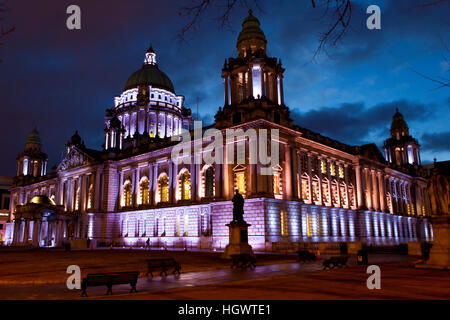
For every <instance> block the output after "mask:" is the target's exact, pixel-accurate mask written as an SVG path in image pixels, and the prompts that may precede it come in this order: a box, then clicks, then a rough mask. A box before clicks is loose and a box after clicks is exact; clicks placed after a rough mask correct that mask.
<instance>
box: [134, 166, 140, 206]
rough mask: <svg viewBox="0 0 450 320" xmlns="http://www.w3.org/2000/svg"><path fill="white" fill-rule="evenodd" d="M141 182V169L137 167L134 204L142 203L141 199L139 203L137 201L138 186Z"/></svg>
mask: <svg viewBox="0 0 450 320" xmlns="http://www.w3.org/2000/svg"><path fill="white" fill-rule="evenodd" d="M140 182H141V169H140V168H139V167H138V168H136V182H135V187H134V188H135V196H134V197H135V199H134V201H135V204H140V203H141V202H142V199H141V200H140V201H138V199H139V194H140V185H139V183H140Z"/></svg>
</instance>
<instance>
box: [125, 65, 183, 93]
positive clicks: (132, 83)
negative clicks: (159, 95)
mask: <svg viewBox="0 0 450 320" xmlns="http://www.w3.org/2000/svg"><path fill="white" fill-rule="evenodd" d="M141 84H145V85H149V86H152V87H154V88H160V89H164V90H167V91H170V92H172V93H175V89H174V88H173V83H172V81H171V80H170V79H169V77H168V76H167V75H166V74H165V73H164V72H162V71H161V70H159V69H158V66H156V65H144V66H143V67H142V69H139V70H137V71H136V72H135V73H133V74H132V75H131V77H129V78H128V80H127V83H126V84H125V90H129V89H133V88H137V87H139V85H141Z"/></svg>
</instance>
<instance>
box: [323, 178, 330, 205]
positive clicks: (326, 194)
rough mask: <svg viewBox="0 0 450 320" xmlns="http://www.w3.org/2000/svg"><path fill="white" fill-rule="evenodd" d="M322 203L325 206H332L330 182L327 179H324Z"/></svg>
mask: <svg viewBox="0 0 450 320" xmlns="http://www.w3.org/2000/svg"><path fill="white" fill-rule="evenodd" d="M322 196H323V199H322V202H323V203H325V204H328V205H330V204H331V201H330V200H331V199H330V184H329V182H328V179H327V178H324V179H323V180H322Z"/></svg>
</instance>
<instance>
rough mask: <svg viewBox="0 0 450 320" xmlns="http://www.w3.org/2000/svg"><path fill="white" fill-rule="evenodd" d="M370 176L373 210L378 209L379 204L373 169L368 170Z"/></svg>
mask: <svg viewBox="0 0 450 320" xmlns="http://www.w3.org/2000/svg"><path fill="white" fill-rule="evenodd" d="M370 173H371V176H372V198H373V208H374V209H375V211H380V205H379V193H378V187H377V178H376V173H375V170H371V171H370Z"/></svg>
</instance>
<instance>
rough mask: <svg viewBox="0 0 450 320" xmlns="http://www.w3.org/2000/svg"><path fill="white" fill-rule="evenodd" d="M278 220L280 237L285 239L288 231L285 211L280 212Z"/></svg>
mask: <svg viewBox="0 0 450 320" xmlns="http://www.w3.org/2000/svg"><path fill="white" fill-rule="evenodd" d="M280 220H281V236H282V237H286V236H288V231H289V230H288V221H287V212H286V211H281V212H280Z"/></svg>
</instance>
